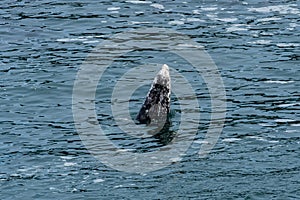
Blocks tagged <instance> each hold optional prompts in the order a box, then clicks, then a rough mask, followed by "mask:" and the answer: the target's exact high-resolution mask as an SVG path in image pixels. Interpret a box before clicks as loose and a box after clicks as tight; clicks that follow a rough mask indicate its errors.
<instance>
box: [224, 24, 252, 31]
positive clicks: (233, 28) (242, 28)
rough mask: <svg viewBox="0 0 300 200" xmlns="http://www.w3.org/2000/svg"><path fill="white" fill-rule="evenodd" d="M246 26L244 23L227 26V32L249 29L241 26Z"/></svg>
mask: <svg viewBox="0 0 300 200" xmlns="http://www.w3.org/2000/svg"><path fill="white" fill-rule="evenodd" d="M240 26H244V25H243V24H233V25H232V26H231V27H229V28H226V31H227V32H234V31H248V28H245V27H240Z"/></svg>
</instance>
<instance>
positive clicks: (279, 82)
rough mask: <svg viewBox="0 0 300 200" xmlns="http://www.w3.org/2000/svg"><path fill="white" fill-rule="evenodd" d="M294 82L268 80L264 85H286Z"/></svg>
mask: <svg viewBox="0 0 300 200" xmlns="http://www.w3.org/2000/svg"><path fill="white" fill-rule="evenodd" d="M294 82H295V81H283V80H278V81H277V80H276V81H275V80H268V81H265V83H278V84H288V83H294Z"/></svg>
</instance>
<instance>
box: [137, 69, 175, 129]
mask: <svg viewBox="0 0 300 200" xmlns="http://www.w3.org/2000/svg"><path fill="white" fill-rule="evenodd" d="M170 94H171V78H170V73H169V67H168V65H166V64H164V65H163V66H162V68H161V70H160V71H159V72H158V73H157V75H156V77H155V78H154V80H153V82H152V85H151V88H150V90H149V92H148V94H147V96H146V99H145V101H144V103H143V105H142V107H141V109H140V111H139V113H138V115H137V116H136V120H137V121H138V122H139V123H141V124H147V125H155V126H159V127H163V126H164V125H165V124H166V123H167V121H168V115H169V113H170Z"/></svg>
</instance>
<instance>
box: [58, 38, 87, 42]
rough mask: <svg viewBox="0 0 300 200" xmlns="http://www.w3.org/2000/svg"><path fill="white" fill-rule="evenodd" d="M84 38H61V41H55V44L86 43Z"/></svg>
mask: <svg viewBox="0 0 300 200" xmlns="http://www.w3.org/2000/svg"><path fill="white" fill-rule="evenodd" d="M86 40H87V39H86V38H61V39H57V40H56V41H57V42H82V41H86Z"/></svg>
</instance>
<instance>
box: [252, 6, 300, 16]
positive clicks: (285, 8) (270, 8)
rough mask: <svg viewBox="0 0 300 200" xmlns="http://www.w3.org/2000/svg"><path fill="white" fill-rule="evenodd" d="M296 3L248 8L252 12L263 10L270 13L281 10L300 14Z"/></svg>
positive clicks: (285, 12)
mask: <svg viewBox="0 0 300 200" xmlns="http://www.w3.org/2000/svg"><path fill="white" fill-rule="evenodd" d="M293 6H294V7H297V5H296V4H289V5H277V6H266V7H259V8H248V10H249V11H252V12H261V13H270V12H279V13H280V14H298V15H299V14H300V11H299V9H298V8H294V7H293Z"/></svg>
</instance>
